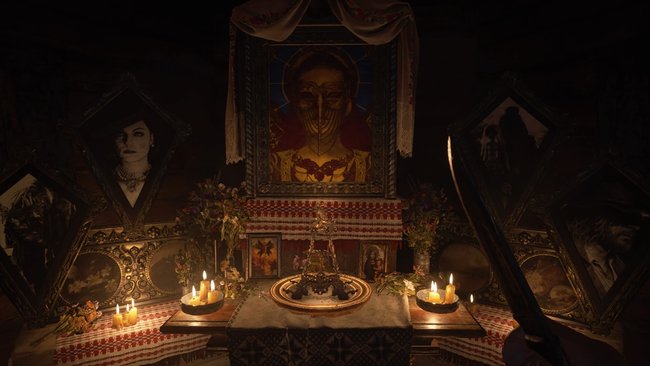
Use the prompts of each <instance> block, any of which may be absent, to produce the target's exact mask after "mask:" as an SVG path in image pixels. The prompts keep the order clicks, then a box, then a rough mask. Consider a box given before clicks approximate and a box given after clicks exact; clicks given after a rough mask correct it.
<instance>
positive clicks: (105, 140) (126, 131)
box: [78, 75, 190, 227]
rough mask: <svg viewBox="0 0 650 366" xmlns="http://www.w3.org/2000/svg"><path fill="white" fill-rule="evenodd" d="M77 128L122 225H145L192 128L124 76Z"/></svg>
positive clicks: (95, 171)
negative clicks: (170, 164)
mask: <svg viewBox="0 0 650 366" xmlns="http://www.w3.org/2000/svg"><path fill="white" fill-rule="evenodd" d="M78 129H79V133H80V135H81V140H82V142H83V149H84V155H85V156H86V158H87V160H88V161H89V163H90V165H91V167H92V170H93V173H94V174H95V177H96V179H97V181H98V183H99V185H100V186H101V187H102V189H103V190H104V192H105V194H106V196H107V197H108V198H109V200H110V201H111V203H112V206H113V208H114V209H115V211H116V212H117V213H118V215H119V217H120V219H121V220H122V222H121V224H122V225H124V226H127V227H133V226H138V225H141V224H142V221H143V218H144V215H145V214H146V212H147V211H148V209H149V207H150V206H151V201H152V200H153V197H154V196H155V194H156V192H157V190H158V186H159V185H160V181H161V180H162V177H163V176H164V174H165V171H166V166H167V163H168V161H169V159H170V158H171V156H172V154H173V152H174V149H175V148H176V146H177V145H178V144H179V142H180V141H182V140H183V139H184V138H185V137H186V136H187V135H188V134H189V130H190V129H189V126H187V125H185V124H184V123H182V122H180V121H179V120H177V119H175V118H173V117H171V116H170V115H169V114H167V113H166V112H164V111H163V110H162V109H161V108H160V107H159V106H158V105H156V104H155V103H154V102H153V100H152V99H151V98H150V97H149V96H148V95H147V94H146V93H145V92H144V91H143V90H142V89H141V88H140V86H139V85H138V84H137V82H136V81H135V79H134V78H133V77H132V76H130V75H125V76H124V77H123V79H122V80H121V81H120V82H119V83H118V86H117V87H116V88H115V89H114V90H112V91H110V92H109V93H107V94H105V95H104V96H103V97H102V98H101V99H100V100H99V102H98V103H96V105H95V106H93V107H92V108H91V109H90V110H89V111H88V112H87V113H86V114H85V118H84V120H83V121H82V122H81V123H80V124H79V126H78Z"/></svg>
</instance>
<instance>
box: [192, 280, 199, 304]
mask: <svg viewBox="0 0 650 366" xmlns="http://www.w3.org/2000/svg"><path fill="white" fill-rule="evenodd" d="M190 305H192V306H198V305H201V299H199V297H198V296H196V287H194V285H192V298H191V299H190Z"/></svg>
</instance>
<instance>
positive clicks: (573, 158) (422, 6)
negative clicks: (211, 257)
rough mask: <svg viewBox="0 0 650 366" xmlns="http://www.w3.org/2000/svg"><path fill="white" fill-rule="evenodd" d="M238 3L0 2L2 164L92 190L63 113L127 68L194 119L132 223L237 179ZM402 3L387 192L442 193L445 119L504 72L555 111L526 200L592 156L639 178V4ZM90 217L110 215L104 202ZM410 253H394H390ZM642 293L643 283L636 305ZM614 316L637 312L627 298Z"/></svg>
mask: <svg viewBox="0 0 650 366" xmlns="http://www.w3.org/2000/svg"><path fill="white" fill-rule="evenodd" d="M242 2H243V1H234V2H224V1H220V2H216V4H209V5H208V4H192V5H181V4H179V3H174V2H171V3H157V4H156V5H155V6H150V7H138V6H135V5H132V4H105V3H96V2H92V3H91V2H87V3H84V5H75V6H72V5H68V4H61V3H49V4H48V5H41V6H28V5H20V6H16V5H13V6H3V9H2V13H3V17H2V22H1V23H0V131H1V134H0V171H3V172H5V171H6V170H8V169H10V168H12V167H14V166H16V165H20V163H21V162H22V161H24V160H26V159H34V160H37V161H39V162H42V163H46V164H48V165H51V166H55V167H57V169H59V170H61V171H62V172H63V173H64V174H66V175H68V176H69V177H71V178H73V179H75V180H76V181H77V182H79V184H80V185H82V187H84V188H85V189H88V190H90V191H92V192H96V193H97V194H101V189H100V188H99V185H98V184H97V183H96V182H95V180H94V176H93V174H92V172H91V171H90V168H89V166H88V164H87V163H86V161H85V160H84V159H83V156H82V155H81V154H80V151H79V146H78V143H77V142H76V140H75V137H74V134H73V129H72V128H71V126H73V125H74V124H75V123H78V122H79V121H81V119H82V115H83V113H84V112H85V111H86V110H87V109H88V108H90V107H91V106H92V105H93V104H94V103H96V102H97V100H98V98H99V97H100V96H101V95H102V93H104V92H106V91H108V90H110V89H111V88H112V87H113V86H114V84H115V83H116V82H117V80H118V79H119V77H120V75H121V74H122V73H124V72H131V73H132V74H134V75H135V77H136V79H137V80H138V82H139V83H140V84H141V86H142V87H143V89H144V90H145V91H146V92H147V93H148V94H149V95H151V96H152V97H153V99H154V101H155V102H156V103H157V104H158V105H160V106H161V107H162V108H164V109H165V110H166V111H168V112H169V113H170V114H171V115H173V116H175V117H177V118H178V119H180V120H182V121H184V122H185V123H187V124H190V125H191V126H192V134H191V135H190V137H189V138H188V139H187V140H186V142H185V143H184V144H182V145H181V146H180V147H179V149H178V150H177V151H176V153H175V154H174V156H173V157H172V160H171V162H170V165H169V167H168V172H167V174H166V176H165V178H164V180H163V182H162V184H161V187H160V191H159V192H158V194H157V196H156V199H155V200H154V203H153V205H152V207H151V210H150V211H149V213H148V215H147V217H146V219H145V222H164V221H171V220H173V219H174V217H175V216H176V210H177V209H178V208H179V207H180V206H181V205H182V204H183V202H184V201H185V199H186V197H187V192H188V191H189V190H191V189H192V187H193V185H194V183H195V182H196V181H197V180H199V179H202V178H205V177H208V176H211V175H213V174H216V173H217V172H218V171H220V170H221V171H222V179H223V180H224V181H225V183H226V184H228V185H238V184H239V182H240V181H242V180H243V179H244V170H245V169H244V163H239V164H235V165H228V166H226V165H225V162H224V160H225V158H224V157H225V153H224V143H223V141H224V132H223V131H224V126H223V120H224V110H225V100H226V77H227V66H228V65H227V60H228V58H227V57H228V19H229V17H230V11H231V9H232V7H233V6H236V5H238V4H241V3H242ZM409 2H410V3H411V5H412V7H413V10H414V13H415V17H416V22H417V26H418V32H419V37H420V63H419V77H418V81H417V82H418V84H417V99H416V103H417V107H416V122H415V126H416V127H415V141H414V152H413V157H412V158H407V159H404V158H398V162H397V163H398V164H397V168H398V169H397V170H398V171H397V187H398V195H399V196H401V197H405V196H408V195H409V194H410V182H413V181H426V182H432V183H434V184H436V185H440V186H442V187H445V188H447V189H448V190H450V191H451V190H452V186H451V179H450V175H449V172H448V167H447V161H446V142H445V141H446V134H447V128H448V126H449V125H450V124H451V123H454V122H458V121H460V120H462V119H463V118H464V117H465V116H467V115H468V114H469V113H470V112H471V110H472V108H474V106H475V105H477V103H479V102H480V101H481V98H482V96H484V95H485V94H486V93H487V92H488V91H489V90H490V89H491V88H493V87H494V85H495V84H496V83H497V82H498V80H499V78H500V77H501V76H502V75H503V74H504V73H505V72H513V73H516V75H517V76H518V78H519V79H520V80H521V81H522V82H523V83H524V84H525V86H526V87H527V88H528V89H529V90H531V91H532V92H533V93H534V94H535V95H536V97H537V98H538V99H539V100H541V101H542V102H544V103H545V104H547V105H548V106H549V107H550V108H551V109H552V110H553V111H554V112H555V113H556V114H557V115H558V116H561V118H562V121H563V123H564V124H565V126H564V127H565V131H566V133H565V134H564V137H563V140H562V142H561V143H560V144H559V146H558V147H557V149H556V151H555V154H554V156H553V158H552V159H551V161H550V164H549V166H548V168H547V169H546V173H545V174H544V175H543V176H542V178H541V181H540V182H539V185H538V186H537V189H536V190H535V193H534V195H533V202H540V201H541V202H544V200H545V199H546V198H547V197H550V196H552V195H553V194H554V192H556V191H557V190H558V189H560V188H562V186H563V184H565V183H566V182H567V181H568V180H570V179H572V178H573V177H575V176H576V175H577V174H578V173H579V172H581V171H582V170H584V169H585V168H586V167H588V166H589V165H590V164H591V163H593V162H596V161H598V160H599V159H600V157H601V156H603V155H604V154H611V155H612V156H614V157H616V158H617V159H618V160H620V161H621V162H623V163H624V165H626V167H628V168H630V169H632V170H633V171H635V172H636V173H637V174H638V175H639V177H640V182H639V183H640V184H642V185H646V186H647V184H648V181H650V163H649V160H650V143H648V142H649V141H650V72H649V70H648V67H649V65H650V57H649V56H648V55H647V54H648V52H647V50H648V45H649V44H650V37H649V35H650V34H649V32H648V26H647V24H648V23H647V19H648V15H649V14H650V12H649V11H648V10H649V8H648V5H647V4H646V3H644V2H641V1H639V2H636V1H616V2H582V1H579V2H569V1H540V0H528V1H514V0H513V1H503V0H500V1H486V2H474V1H454V0H444V1H431V0H419V1H418V0H413V1H409ZM319 5H320V4H319V2H318V1H315V2H314V6H313V8H312V10H311V11H310V14H309V16H310V17H312V18H314V19H326V18H327V17H328V13H327V10H326V7H321V6H319ZM522 220H523V221H522V222H521V223H520V225H522V226H531V227H539V226H540V225H541V224H540V222H539V221H538V220H536V217H535V214H534V213H527V214H526V215H524V218H523V219H522ZM95 225H96V226H112V225H119V221H118V220H117V216H116V215H115V214H114V213H113V212H112V210H110V209H109V210H106V211H105V212H104V213H102V214H101V215H99V216H98V217H97V218H96V219H95ZM409 255H410V253H409V252H408V250H403V251H402V252H401V253H400V254H399V256H398V258H408V257H409ZM401 263H405V262H404V261H402V262H401ZM409 264H410V263H409ZM403 266H406V267H408V264H407V265H404V264H403ZM398 269H400V268H399V266H398ZM646 287H647V286H646ZM647 297H648V291H646V290H642V291H641V293H640V294H639V296H638V300H639V303H644V301H645V300H644V299H645V298H647ZM645 303H647V302H645ZM632 306H636V305H634V304H633V305H632ZM626 314H628V315H629V316H638V314H636V313H635V312H634V309H633V308H632V309H631V310H630V309H628V310H626V312H624V318H625V316H626ZM635 314H636V315H635ZM644 321H645V323H643V322H641V321H639V319H638V318H636V321H635V322H629V323H628V324H627V325H626V327H628V328H627V329H628V330H629V331H630V332H636V333H637V334H641V335H642V337H643V336H644V337H647V332H648V330H647V329H648V327H647V324H648V323H647V320H644ZM643 324H645V325H646V326H645V329H643V328H644V326H643ZM628 334H632V333H628ZM641 339H643V338H641Z"/></svg>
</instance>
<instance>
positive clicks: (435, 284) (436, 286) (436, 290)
mask: <svg viewBox="0 0 650 366" xmlns="http://www.w3.org/2000/svg"><path fill="white" fill-rule="evenodd" d="M431 291H433V292H438V284H437V283H435V282H433V287H432V288H431Z"/></svg>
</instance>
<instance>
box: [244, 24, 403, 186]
mask: <svg viewBox="0 0 650 366" xmlns="http://www.w3.org/2000/svg"><path fill="white" fill-rule="evenodd" d="M314 32H316V30H315V29H313V27H309V29H307V28H305V27H300V26H299V27H298V28H297V29H296V31H295V34H294V35H293V36H292V37H290V38H289V39H288V40H286V41H284V42H281V43H276V42H264V41H262V40H256V39H253V38H252V37H248V36H245V35H242V37H243V39H244V42H242V43H241V44H242V45H243V48H242V49H243V51H244V53H249V54H250V55H251V56H253V55H254V56H253V57H250V58H246V57H244V58H242V60H243V61H242V62H240V67H242V68H246V69H250V70H251V73H250V74H249V73H246V74H245V75H242V77H241V79H240V85H241V86H242V87H241V88H240V90H242V91H243V92H242V93H241V94H240V95H241V97H242V98H243V99H242V102H243V103H242V104H241V105H242V106H244V107H245V108H246V110H250V111H251V113H247V114H246V119H247V120H246V125H247V128H246V131H247V133H249V134H250V137H251V138H250V139H247V143H248V142H250V143H249V144H248V145H247V156H249V157H250V159H247V162H250V164H253V166H254V169H249V175H248V180H250V181H251V183H252V187H253V190H254V193H255V194H256V195H259V196H273V195H275V196H282V195H286V194H292V195H304V196H309V195H314V196H315V195H318V196H323V195H328V196H336V195H351V194H354V195H357V196H358V195H365V196H386V195H391V194H394V187H393V183H394V182H393V181H394V159H395V156H394V145H395V141H394V139H395V137H394V136H395V131H394V128H391V127H390V126H394V123H395V121H394V110H395V105H394V104H395V101H394V99H391V96H394V89H395V80H394V78H390V77H389V75H390V71H389V70H391V67H395V65H394V64H391V62H393V61H391V60H393V59H392V58H390V57H389V56H390V55H391V53H392V52H394V51H395V50H394V45H393V46H391V45H385V46H371V45H367V44H364V43H362V42H359V40H357V39H354V37H351V35H350V34H348V33H349V32H347V30H345V29H344V28H343V27H334V28H330V29H329V35H330V36H331V38H330V39H328V40H327V41H326V40H323V41H317V40H315V39H314V40H311V41H310V42H307V43H305V42H304V40H305V37H307V38H309V37H310V36H312V35H314V36H315V34H316V33H314ZM315 37H317V36H315ZM249 92H250V93H252V94H251V97H252V98H249V97H247V95H246V93H249ZM260 96H264V97H260ZM253 101H254V103H253ZM391 103H392V104H391ZM249 104H250V105H249Z"/></svg>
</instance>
